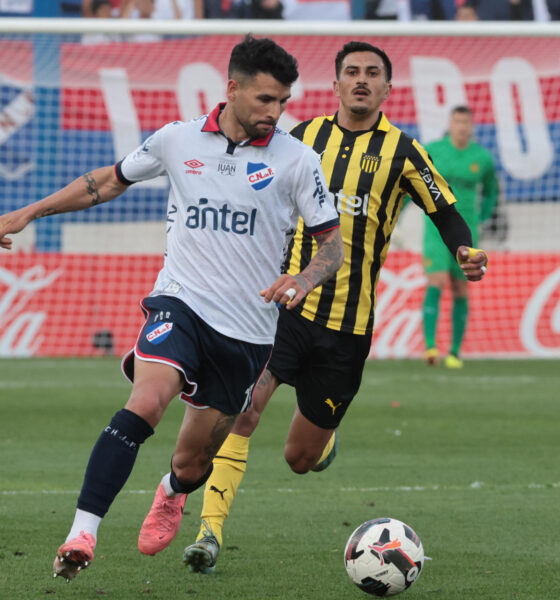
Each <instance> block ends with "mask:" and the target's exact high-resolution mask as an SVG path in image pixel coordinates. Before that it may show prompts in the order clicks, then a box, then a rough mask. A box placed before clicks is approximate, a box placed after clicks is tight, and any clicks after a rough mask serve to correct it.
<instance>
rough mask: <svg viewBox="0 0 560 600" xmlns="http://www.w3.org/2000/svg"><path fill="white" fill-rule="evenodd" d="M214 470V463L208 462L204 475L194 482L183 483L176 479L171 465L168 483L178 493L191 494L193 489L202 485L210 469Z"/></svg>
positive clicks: (208, 475) (206, 479)
mask: <svg viewBox="0 0 560 600" xmlns="http://www.w3.org/2000/svg"><path fill="white" fill-rule="evenodd" d="M213 470H214V463H210V466H209V467H208V471H206V473H204V475H203V476H202V477H201V478H200V479H199V480H198V481H195V482H194V483H183V482H181V481H179V480H178V479H177V476H176V475H175V472H174V471H173V467H171V476H170V478H169V483H170V484H171V487H172V488H173V491H175V492H177V493H178V494H192V493H193V492H194V491H195V490H198V488H199V487H201V486H203V485H204V484H205V483H206V482H207V481H208V478H209V477H210V475H211V474H212V471H213Z"/></svg>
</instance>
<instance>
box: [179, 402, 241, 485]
mask: <svg viewBox="0 0 560 600" xmlns="http://www.w3.org/2000/svg"><path fill="white" fill-rule="evenodd" d="M236 417H237V415H227V414H224V413H222V412H221V411H219V410H217V409H215V408H212V407H210V406H209V407H206V408H202V409H200V408H193V407H192V406H186V408H185V415H184V417H183V422H182V424H181V428H180V430H179V435H178V436H177V443H176V445H175V452H174V454H173V470H174V471H175V473H176V474H177V475H178V477H179V479H181V480H186V481H197V480H198V479H200V478H201V477H202V476H203V475H204V473H206V471H207V470H208V467H209V466H210V463H211V462H212V460H213V458H214V456H216V454H217V452H218V450H219V449H220V447H221V446H222V444H223V443H224V440H225V439H226V437H227V436H228V435H229V433H230V431H231V429H232V427H233V424H234V423H235V419H236Z"/></svg>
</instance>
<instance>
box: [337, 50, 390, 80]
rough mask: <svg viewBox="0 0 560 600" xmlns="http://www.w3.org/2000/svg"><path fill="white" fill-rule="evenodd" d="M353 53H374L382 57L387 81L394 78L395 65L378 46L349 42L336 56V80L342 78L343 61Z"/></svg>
mask: <svg viewBox="0 0 560 600" xmlns="http://www.w3.org/2000/svg"><path fill="white" fill-rule="evenodd" d="M352 52H373V53H374V54H377V55H378V56H380V57H381V60H382V61H383V64H384V65H385V79H386V80H387V81H391V79H392V77H393V65H392V64H391V61H390V60H389V57H388V56H387V55H386V54H385V52H383V50H381V48H378V47H377V46H372V45H371V44H368V43H367V42H356V41H353V42H347V43H346V44H344V46H342V50H340V51H339V53H338V54H337V55H336V58H335V60H334V67H335V71H336V78H337V79H339V78H340V71H341V70H342V61H343V60H344V58H345V57H346V55H347V54H351V53H352Z"/></svg>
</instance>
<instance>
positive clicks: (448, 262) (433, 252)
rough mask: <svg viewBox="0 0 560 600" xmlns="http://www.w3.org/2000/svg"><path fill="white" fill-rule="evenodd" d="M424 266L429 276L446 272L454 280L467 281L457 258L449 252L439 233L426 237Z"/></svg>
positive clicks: (428, 234)
mask: <svg viewBox="0 0 560 600" xmlns="http://www.w3.org/2000/svg"><path fill="white" fill-rule="evenodd" d="M474 245H475V246H476V244H474ZM423 264H424V271H425V272H426V273H428V274H429V273H440V272H442V271H445V272H447V273H449V274H450V275H451V277H453V278H454V279H465V280H466V277H465V275H464V274H463V270H462V269H461V267H460V266H459V264H458V263H457V260H456V258H455V257H454V256H453V254H451V252H449V248H448V247H447V246H446V245H445V244H444V243H443V240H442V239H441V237H440V235H439V233H438V232H437V231H436V232H435V233H432V232H429V233H426V234H425V235H424V248H423Z"/></svg>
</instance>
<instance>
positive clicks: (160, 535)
mask: <svg viewBox="0 0 560 600" xmlns="http://www.w3.org/2000/svg"><path fill="white" fill-rule="evenodd" d="M186 498H187V495H186V494H178V495H177V496H173V497H171V498H170V497H169V496H168V495H167V494H166V493H165V488H164V487H163V485H162V484H161V483H160V484H159V485H158V489H157V490H156V496H155V498H154V502H153V504H152V508H150V512H149V513H148V514H147V516H146V518H145V519H144V523H142V528H141V529H140V535H139V536H138V550H140V552H142V554H149V555H150V556H153V555H154V554H157V553H158V552H161V551H162V550H163V549H164V548H167V546H169V544H171V542H172V541H173V538H174V537H175V536H176V535H177V532H178V531H179V527H180V526H181V519H182V518H183V506H184V505H185V500H186Z"/></svg>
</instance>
